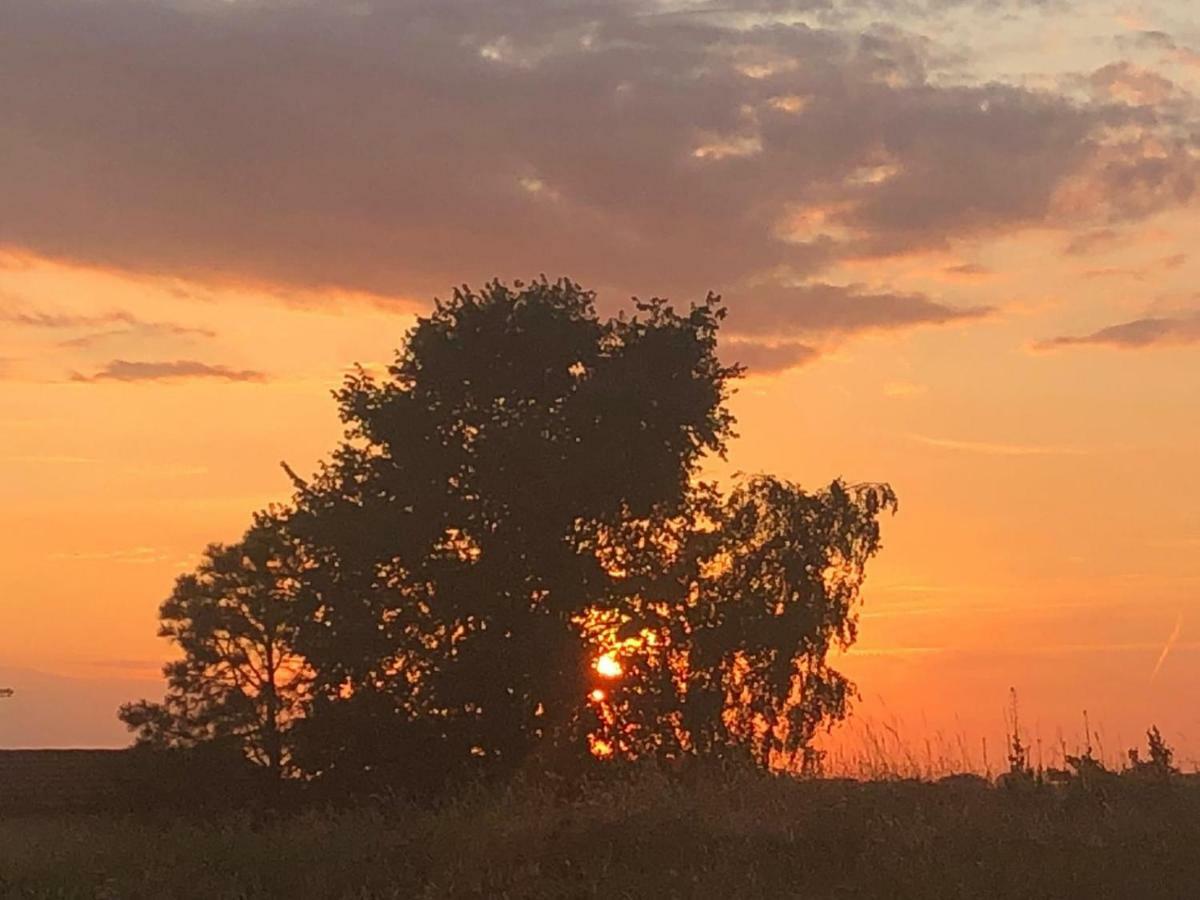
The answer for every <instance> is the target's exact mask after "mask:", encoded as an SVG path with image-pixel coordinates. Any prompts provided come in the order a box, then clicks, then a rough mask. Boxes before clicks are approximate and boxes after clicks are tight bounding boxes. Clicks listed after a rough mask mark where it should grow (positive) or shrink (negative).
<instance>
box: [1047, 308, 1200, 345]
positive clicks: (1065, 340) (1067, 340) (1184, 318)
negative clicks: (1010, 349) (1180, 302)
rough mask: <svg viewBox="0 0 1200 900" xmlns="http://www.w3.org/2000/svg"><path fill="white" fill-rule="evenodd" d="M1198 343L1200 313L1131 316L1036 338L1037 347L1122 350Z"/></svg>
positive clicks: (1199, 340) (1199, 336)
mask: <svg viewBox="0 0 1200 900" xmlns="http://www.w3.org/2000/svg"><path fill="white" fill-rule="evenodd" d="M1195 343H1200V312H1195V313H1190V314H1185V315H1181V316H1177V317H1161V318H1158V317H1151V318H1144V319H1134V320H1133V321H1131V322H1122V323H1120V324H1118V325H1109V326H1108V327H1107V328H1101V329H1100V330H1099V331H1093V332H1092V333H1090V334H1084V335H1077V336H1072V335H1064V336H1060V337H1055V338H1050V339H1049V340H1044V341H1039V342H1037V343H1036V344H1034V349H1036V350H1056V349H1060V348H1062V347H1080V346H1089V345H1091V346H1100V347H1119V348H1123V349H1140V348H1145V347H1162V346H1170V345H1180V344H1195Z"/></svg>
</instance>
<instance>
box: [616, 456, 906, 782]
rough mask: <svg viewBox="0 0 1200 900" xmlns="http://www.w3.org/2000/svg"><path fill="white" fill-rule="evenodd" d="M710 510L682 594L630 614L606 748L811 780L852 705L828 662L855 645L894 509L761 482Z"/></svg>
mask: <svg viewBox="0 0 1200 900" xmlns="http://www.w3.org/2000/svg"><path fill="white" fill-rule="evenodd" d="M703 496H704V500H705V501H706V502H705V504H704V507H703V517H704V518H705V520H706V521H705V524H704V525H702V526H700V527H695V524H694V523H693V527H692V528H691V529H690V530H688V531H686V533H685V534H684V535H683V540H685V541H688V542H690V543H691V545H692V546H691V547H690V553H689V552H684V553H683V554H676V555H677V556H679V555H682V556H683V557H684V558H683V559H682V560H676V568H681V570H682V573H681V577H680V578H679V580H678V581H677V583H676V585H674V586H673V587H674V588H675V589H674V590H673V591H672V590H660V591H659V592H657V593H653V592H651V593H647V594H645V595H643V596H642V597H640V598H638V599H639V601H640V602H639V603H636V604H633V605H631V606H629V607H627V608H625V609H624V610H623V612H624V613H625V614H626V620H625V621H624V622H623V624H622V627H621V629H620V630H619V636H630V637H627V638H626V640H625V641H624V642H623V643H621V647H622V648H623V652H622V653H621V655H620V660H621V664H622V668H623V669H624V670H625V671H626V673H627V675H626V677H624V678H622V680H621V682H620V683H618V684H615V685H613V686H612V688H611V690H610V691H609V692H607V693H606V698H605V702H604V703H603V708H604V711H605V713H606V716H605V717H604V724H605V726H606V727H605V728H604V730H603V732H602V736H603V740H604V741H605V743H606V744H607V745H609V746H611V747H613V748H614V749H615V750H617V751H619V752H621V753H622V754H623V755H632V756H644V755H666V756H671V755H677V754H679V753H684V752H692V753H700V754H701V755H706V756H707V755H730V754H733V755H737V754H746V755H749V756H750V757H751V758H752V759H754V760H756V761H757V762H758V763H759V764H760V765H762V766H764V767H776V768H788V769H791V770H804V771H807V770H811V769H812V768H813V767H814V766H815V764H816V763H817V761H818V759H819V756H818V755H817V754H816V751H815V750H814V749H813V748H812V746H811V741H812V738H813V736H814V735H815V733H816V731H817V729H818V728H819V727H820V726H821V725H822V724H827V723H832V722H834V721H837V720H839V719H841V718H842V717H843V716H844V715H845V713H846V710H847V703H848V700H849V697H850V696H851V693H852V691H853V685H852V684H851V683H850V682H849V681H848V680H847V679H846V678H845V677H844V676H843V675H842V674H841V673H839V672H837V671H836V670H835V669H833V668H832V667H831V666H830V665H829V663H828V661H827V655H828V653H829V651H830V650H831V649H833V648H840V649H845V648H847V647H849V646H850V645H851V644H852V643H853V642H854V640H855V638H856V636H857V613H856V611H855V603H856V601H857V599H858V596H859V590H860V588H861V586H862V582H863V577H864V573H865V568H864V567H865V564H866V562H867V560H868V559H870V558H871V557H872V556H873V555H874V554H875V553H876V552H877V551H878V549H879V538H880V535H879V524H878V516H879V514H880V513H881V512H883V511H884V510H889V509H894V508H895V506H896V498H895V495H894V494H893V493H892V491H891V489H890V488H888V487H887V486H885V485H856V486H847V485H845V484H843V483H842V482H840V481H835V482H833V483H832V484H831V485H830V486H829V487H828V488H827V489H825V490H824V491H820V492H818V493H815V494H810V493H807V492H805V491H804V490H802V489H801V488H800V487H799V486H797V485H794V484H791V483H789V482H786V481H782V480H780V479H777V478H773V477H769V476H758V477H754V478H751V479H749V480H747V481H745V482H744V483H742V484H741V485H740V486H738V487H737V488H736V489H735V490H734V491H733V492H732V493H731V494H730V495H729V496H728V497H727V498H723V499H721V498H718V497H716V496H715V495H714V494H713V493H712V492H708V493H707V494H705V495H703ZM667 570H668V571H670V567H667ZM656 587H657V585H656Z"/></svg>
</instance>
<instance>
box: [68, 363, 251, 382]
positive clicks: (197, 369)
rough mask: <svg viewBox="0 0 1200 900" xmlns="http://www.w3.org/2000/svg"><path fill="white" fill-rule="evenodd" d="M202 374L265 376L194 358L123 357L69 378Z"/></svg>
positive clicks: (195, 376) (151, 378)
mask: <svg viewBox="0 0 1200 900" xmlns="http://www.w3.org/2000/svg"><path fill="white" fill-rule="evenodd" d="M204 378H208V379H216V380H220V381H251V382H259V381H266V380H267V376H266V375H265V374H264V373H262V372H256V371H253V370H250V369H231V368H229V367H227V366H220V365H210V364H208V363H203V362H196V361H195V360H176V361H174V362H130V361H128V360H124V359H114V360H113V361H112V362H110V363H109V364H108V365H106V366H105V367H104V368H103V369H101V370H100V371H98V372H96V373H95V374H92V375H81V374H79V373H75V374H74V375H73V376H72V377H71V380H72V381H78V382H85V383H89V384H90V383H94V382H100V381H182V380H192V379H204Z"/></svg>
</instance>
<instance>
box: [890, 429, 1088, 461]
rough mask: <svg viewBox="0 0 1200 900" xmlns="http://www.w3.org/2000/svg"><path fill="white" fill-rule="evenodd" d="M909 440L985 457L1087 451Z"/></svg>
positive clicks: (923, 437)
mask: <svg viewBox="0 0 1200 900" xmlns="http://www.w3.org/2000/svg"><path fill="white" fill-rule="evenodd" d="M908 438H909V439H910V440H913V441H916V442H917V443H920V444H925V445H926V446H928V447H937V448H939V449H941V450H956V451H961V452H963V453H981V454H984V455H986V456H1081V455H1085V454H1087V453H1089V452H1090V451H1089V450H1086V449H1083V448H1079V447H1056V446H1051V445H1046V444H1008V443H995V442H991V441H961V440H955V439H953V438H941V437H931V436H929V435H924V434H910V435H908Z"/></svg>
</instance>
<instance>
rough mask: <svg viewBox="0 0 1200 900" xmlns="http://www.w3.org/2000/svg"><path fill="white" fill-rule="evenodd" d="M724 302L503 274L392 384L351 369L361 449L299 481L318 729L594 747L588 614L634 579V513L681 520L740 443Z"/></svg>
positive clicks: (349, 417) (456, 301)
mask: <svg viewBox="0 0 1200 900" xmlns="http://www.w3.org/2000/svg"><path fill="white" fill-rule="evenodd" d="M722 315H723V313H722V310H721V309H720V307H719V305H718V303H717V300H716V298H713V297H709V298H708V299H707V300H705V301H704V302H703V303H700V304H698V305H695V306H692V307H691V308H690V309H688V310H687V311H684V312H677V311H675V310H674V309H673V308H672V307H671V306H669V305H668V304H666V303H665V302H663V301H659V300H651V301H648V302H638V303H637V304H636V312H635V313H634V315H632V316H629V317H625V316H620V317H616V318H611V319H601V318H600V317H599V316H598V314H597V312H596V309H595V302H594V296H593V295H592V294H591V293H590V292H588V291H585V290H583V289H582V288H580V287H579V286H578V285H576V284H573V283H571V282H569V281H559V282H553V283H552V282H548V281H546V280H544V279H543V280H539V281H535V282H533V283H531V284H521V283H519V282H518V283H516V284H515V285H514V286H513V287H508V286H506V285H503V284H500V283H498V282H496V283H492V284H489V285H487V286H486V287H485V288H484V289H483V290H482V291H479V292H475V291H472V290H469V289H467V288H463V289H461V290H459V291H456V292H455V294H454V296H453V298H452V299H451V300H450V301H448V302H444V303H438V304H437V306H436V308H435V310H434V312H433V313H432V314H431V315H429V316H428V317H424V318H421V319H419V320H418V322H417V324H416V326H415V327H414V328H413V330H412V331H411V332H410V334H409V335H408V339H407V341H406V342H405V344H404V347H403V348H402V350H401V351H400V353H399V355H398V357H397V359H396V362H395V364H394V365H393V366H392V367H391V368H390V370H389V372H388V377H386V378H383V379H377V378H374V377H372V376H370V375H368V374H366V373H364V372H360V373H358V374H357V375H355V376H354V377H352V378H351V379H349V380H348V381H347V383H346V385H345V386H344V388H343V389H342V390H341V391H340V392H339V393H338V401H339V405H340V409H341V414H342V418H343V420H344V421H345V423H346V424H347V438H346V441H345V442H344V444H343V445H342V446H341V447H340V448H339V449H338V451H337V452H336V453H335V454H334V456H333V458H332V459H331V460H330V462H329V463H328V464H327V465H326V466H325V467H324V469H323V470H322V472H321V473H320V474H319V475H318V477H316V478H315V479H314V480H313V481H312V482H311V483H308V482H303V481H300V480H299V479H297V483H298V488H299V490H298V494H297V497H296V504H297V513H296V516H295V517H294V519H293V527H295V528H296V529H298V530H299V531H300V532H301V533H303V534H304V535H305V536H306V539H307V540H308V541H309V542H310V544H311V545H312V547H313V554H314V557H315V558H318V559H322V560H324V561H325V563H324V564H323V565H320V566H318V567H317V568H318V572H317V573H316V574H315V575H314V577H317V578H320V579H323V581H322V585H323V588H322V589H321V590H319V591H318V592H317V593H318V594H319V596H320V598H321V600H320V603H319V605H318V606H317V608H315V609H314V610H313V611H312V616H311V621H310V624H309V627H308V628H306V629H305V630H304V631H303V632H302V635H301V647H302V649H303V651H304V653H305V654H306V656H307V658H308V660H309V662H310V663H311V665H312V667H313V670H314V672H315V675H316V686H317V695H318V698H319V699H317V700H316V705H315V707H314V715H313V719H314V722H313V723H310V725H309V727H310V728H312V729H313V733H316V734H328V732H329V729H321V728H319V727H318V726H317V725H316V723H315V720H316V719H317V718H318V717H319V715H320V714H322V713H323V714H325V715H329V716H332V715H336V714H337V711H338V710H339V709H341V710H342V711H343V712H344V710H345V708H346V707H349V706H351V705H354V704H361V705H362V707H363V708H364V709H365V710H366V709H369V710H370V711H371V713H372V715H371V716H370V717H368V718H367V719H366V720H365V721H366V722H367V723H368V724H365V725H364V727H363V730H364V731H366V732H369V733H378V731H379V727H380V725H379V723H380V721H381V719H382V720H383V721H391V722H392V723H394V724H395V725H396V726H397V728H398V729H401V730H403V729H411V728H412V727H413V725H414V723H417V722H423V723H425V724H426V725H428V723H430V722H435V723H437V726H438V731H439V735H440V739H441V740H442V741H443V742H444V746H443V750H442V752H443V753H444V754H445V755H446V756H447V758H448V759H456V760H464V761H469V760H476V761H478V762H479V763H480V764H483V765H488V766H490V767H492V768H497V769H501V770H503V769H508V768H511V767H513V766H516V765H519V764H520V763H521V762H522V761H523V760H525V759H526V758H527V757H528V755H529V754H530V752H532V751H533V750H535V749H536V748H539V747H543V746H546V745H547V744H550V745H554V746H556V747H560V748H561V747H566V746H576V747H579V748H581V749H582V750H584V751H585V752H586V738H587V731H588V729H589V727H590V726H591V725H592V724H593V723H592V721H591V720H590V718H589V717H590V716H591V710H590V709H589V706H588V702H587V697H588V693H589V691H590V690H591V686H592V682H593V680H594V674H595V673H594V670H593V662H594V657H593V655H592V654H591V650H590V648H589V647H588V645H587V643H586V641H585V640H584V639H583V637H582V634H583V626H584V624H585V623H586V622H587V621H588V620H589V618H591V617H594V616H595V615H596V614H597V611H603V610H605V609H611V608H614V607H617V606H619V605H620V604H622V603H623V602H624V599H625V598H626V597H627V595H628V594H629V593H630V591H631V590H633V589H634V586H633V585H631V584H630V583H628V579H625V578H624V577H623V574H622V573H621V572H620V568H619V564H618V563H615V562H614V561H613V560H615V559H617V558H618V557H619V556H620V554H621V552H622V548H621V547H620V546H619V543H620V542H621V541H622V540H623V539H624V538H625V537H627V535H626V531H627V530H628V529H627V528H626V526H627V525H628V523H631V522H639V523H654V522H661V521H667V520H670V519H672V518H673V517H677V516H678V515H679V514H680V513H681V512H682V511H683V510H685V509H686V508H687V507H688V505H689V504H690V497H691V493H692V490H693V482H694V478H695V475H696V469H697V466H698V464H699V462H700V460H701V457H702V455H703V454H704V453H706V452H708V453H722V452H723V451H724V449H725V443H726V441H727V439H728V438H729V436H730V429H731V424H732V419H731V417H730V415H729V414H728V412H727V411H726V409H725V407H724V400H725V398H726V395H727V392H728V382H729V380H730V379H731V378H732V377H734V376H735V375H736V374H737V370H736V369H735V368H731V367H727V366H724V365H722V364H721V363H720V362H719V361H718V359H717V356H716V332H717V326H718V323H719V320H720V318H721V316H722ZM646 527H648V528H651V529H652V528H653V525H652V524H647V525H646ZM365 698H372V699H370V700H367V699H365ZM380 709H384V710H386V713H384V714H382V715H381V714H380ZM339 730H340V732H341V733H342V734H343V735H344V736H346V737H348V736H350V735H352V734H354V733H355V731H356V729H355V728H354V727H353V726H351V725H349V724H346V725H344V726H343V727H342V728H340V729H339Z"/></svg>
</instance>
